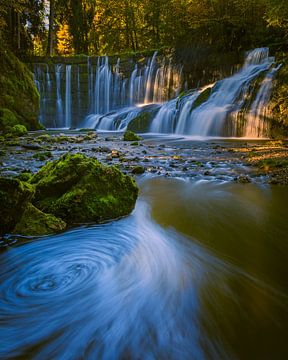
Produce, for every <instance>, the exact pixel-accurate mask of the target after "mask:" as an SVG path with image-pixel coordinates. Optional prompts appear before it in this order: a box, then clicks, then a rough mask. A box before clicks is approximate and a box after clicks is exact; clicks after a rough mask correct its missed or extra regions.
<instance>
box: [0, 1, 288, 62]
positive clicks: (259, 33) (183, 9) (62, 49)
mask: <svg viewBox="0 0 288 360" xmlns="http://www.w3.org/2000/svg"><path fill="white" fill-rule="evenodd" d="M287 18H288V4H287V2H286V1H283V0H242V1H240V0H201V1H200V0H141V1H140V0H123V1H117V0H68V1H66V0H51V1H47V0H15V1H13V2H11V1H8V0H2V1H1V5H0V29H1V30H0V31H1V32H0V34H1V37H2V38H3V39H4V40H5V42H6V44H7V45H9V47H10V48H11V49H12V50H13V52H15V53H16V54H18V55H20V56H21V54H22V55H23V54H31V55H32V54H33V55H45V54H47V55H50V56H53V55H65V56H67V55H72V54H86V55H88V54H89V55H92V54H94V55H111V54H116V53H123V52H126V53H129V52H137V51H143V50H147V49H160V48H162V47H180V48H189V47H192V46H196V45H199V44H200V45H202V46H209V47H213V48H215V50H216V51H219V52H223V51H238V52H239V51H243V50H247V49H250V48H255V47H258V46H270V47H271V48H273V49H274V50H281V49H285V46H287V41H288V21H287Z"/></svg>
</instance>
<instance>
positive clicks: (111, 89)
mask: <svg viewBox="0 0 288 360" xmlns="http://www.w3.org/2000/svg"><path fill="white" fill-rule="evenodd" d="M79 67H80V68H81V70H79ZM51 69H52V65H50V67H48V66H47V67H44V66H43V64H38V65H35V69H34V74H35V82H36V84H37V87H38V89H39V91H40V96H41V101H42V107H41V117H40V120H41V122H42V123H43V125H45V126H47V127H88V126H89V124H92V123H95V124H97V123H98V121H97V120H98V119H99V118H100V117H103V116H104V115H109V114H110V113H111V112H115V110H117V111H119V112H120V114H119V115H122V112H123V110H124V109H126V108H127V107H130V108H131V111H132V112H131V116H129V119H131V120H132V119H133V113H134V114H138V113H139V112H141V109H136V107H137V106H138V104H140V105H141V106H142V104H149V103H150V102H157V103H158V102H166V101H168V100H170V99H171V98H173V97H176V96H177V95H178V94H179V92H180V90H181V89H182V67H181V66H175V65H173V64H172V63H171V61H169V62H167V61H166V60H165V59H162V61H160V60H158V57H157V52H155V53H154V55H153V57H152V58H150V59H148V60H147V63H146V64H143V63H139V64H138V63H135V64H134V65H133V64H132V67H131V64H130V63H124V64H123V65H122V64H120V59H118V60H117V62H116V64H115V65H114V66H113V65H111V64H110V59H109V57H108V56H106V57H97V58H92V57H88V59H87V63H86V64H81V65H71V64H61V65H60V64H57V65H55V70H54V72H52V73H51V74H50V71H51ZM63 78H64V79H65V85H63V86H62V84H61V81H63V80H64V79H63ZM85 82H86V86H84V84H85ZM80 88H81V91H80ZM74 89H75V91H74ZM84 89H87V92H86V91H84ZM75 94H77V99H76V98H75ZM48 98H49V99H50V98H51V99H55V100H54V101H52V103H51V104H50V108H49V109H48V108H47V106H46V102H47V99H48ZM62 99H65V103H64V105H63V100H62ZM92 116H94V122H93V121H91V118H92ZM120 117H121V116H120ZM55 119H56V124H55V125H54V120H55ZM101 124H102V125H103V122H101ZM125 124H127V122H126V121H125ZM104 128H105V129H106V130H113V129H117V126H115V124H114V125H113V124H112V123H111V127H110V128H109V127H108V128H107V126H104ZM120 128H121V129H122V128H123V125H120V127H119V129H120Z"/></svg>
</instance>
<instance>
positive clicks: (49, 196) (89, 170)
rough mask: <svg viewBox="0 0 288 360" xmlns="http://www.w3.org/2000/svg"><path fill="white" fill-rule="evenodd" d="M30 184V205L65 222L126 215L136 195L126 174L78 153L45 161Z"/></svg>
mask: <svg viewBox="0 0 288 360" xmlns="http://www.w3.org/2000/svg"><path fill="white" fill-rule="evenodd" d="M30 183H31V184H33V185H34V186H35V190H36V191H35V196H34V199H33V201H32V203H33V205H34V206H36V207H37V208H38V209H40V210H41V211H44V212H45V213H49V214H53V215H55V216H56V217H59V218H61V219H63V220H64V221H65V222H66V223H67V224H68V225H73V224H77V223H88V222H94V223H95V222H96V223H98V222H102V221H105V220H110V219H115V218H118V217H121V216H125V215H128V214H129V213H130V212H131V211H132V210H133V208H134V205H135V202H136V199H137V195H138V188H137V186H136V184H135V182H134V180H133V179H132V178H131V177H130V176H128V175H124V174H123V173H122V172H121V171H120V170H119V169H117V168H116V167H113V166H112V167H108V166H104V165H102V164H101V163H99V162H98V161H97V160H95V159H91V158H88V157H86V156H85V155H82V154H74V155H71V154H66V155H64V156H62V157H61V158H60V159H58V160H56V161H53V162H48V163H46V165H45V166H43V167H42V168H41V169H40V171H39V172H38V173H37V174H35V175H34V176H33V177H32V179H31V180H30Z"/></svg>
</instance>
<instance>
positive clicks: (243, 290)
mask: <svg viewBox="0 0 288 360" xmlns="http://www.w3.org/2000/svg"><path fill="white" fill-rule="evenodd" d="M140 187H141V196H140V198H139V200H138V202H137V205H136V209H135V210H134V212H133V214H132V215H130V216H128V217H127V218H124V219H121V220H118V221H113V222H110V223H107V224H103V225H97V226H90V227H80V228H77V229H74V230H71V231H68V232H65V233H63V234H59V235H55V236H48V237H45V238H43V239H41V240H36V241H33V242H27V243H26V244H23V245H21V246H17V247H13V248H10V249H9V250H6V251H4V252H2V253H1V254H0V281H1V286H0V319H1V320H0V339H1V347H0V358H1V359H41V360H42V359H61V360H62V359H67V360H68V359H109V360H110V359H165V360H166V359H175V360H178V359H272V358H273V359H285V358H287V355H288V350H287V330H288V287H287V275H288V274H287V261H288V246H287V244H288V242H287V240H288V238H287V234H288V224H287V216H286V210H287V201H288V194H287V191H286V189H285V188H281V187H265V186H256V185H253V184H245V185H242V184H236V183H225V182H216V181H210V182H209V181H194V182H193V181H186V180H177V179H165V178H151V177H150V178H149V177H148V178H143V179H142V180H141V182H140Z"/></svg>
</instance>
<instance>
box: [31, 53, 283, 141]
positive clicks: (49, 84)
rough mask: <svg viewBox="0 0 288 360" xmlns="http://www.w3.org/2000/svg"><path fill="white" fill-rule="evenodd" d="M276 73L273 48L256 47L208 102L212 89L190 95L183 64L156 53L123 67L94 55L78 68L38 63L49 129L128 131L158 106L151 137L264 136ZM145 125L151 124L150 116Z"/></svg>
mask: <svg viewBox="0 0 288 360" xmlns="http://www.w3.org/2000/svg"><path fill="white" fill-rule="evenodd" d="M277 70H278V68H277V67H275V64H274V58H272V57H269V50H268V48H258V49H255V50H253V51H250V52H248V53H247V54H246V57H245V62H244V65H243V67H242V68H241V69H240V70H238V71H237V72H236V73H234V74H232V75H231V76H230V77H228V78H226V79H223V80H220V81H218V82H217V83H216V84H215V86H213V88H212V90H211V93H210V94H209V96H206V95H205V96H203V95H204V94H203V95H201V94H202V92H203V91H204V90H205V89H206V88H207V87H206V88H205V87H203V88H201V89H192V90H189V89H188V85H187V80H186V81H185V82H184V81H183V66H182V65H181V64H179V65H175V64H173V63H172V61H171V59H170V60H169V59H167V58H163V57H159V56H158V54H157V52H155V53H154V54H153V56H152V57H151V58H148V59H146V61H143V60H142V59H141V60H139V61H138V62H137V61H136V62H133V61H124V62H121V64H120V59H117V60H116V61H115V62H114V64H113V61H112V60H111V58H109V57H108V56H105V57H88V58H87V62H85V63H81V64H78V65H77V66H72V65H71V64H56V65H54V72H53V65H49V66H48V65H46V64H36V65H35V66H34V78H35V83H36V85H37V88H38V90H39V92H40V98H41V111H40V117H39V120H40V121H41V123H42V124H43V125H44V126H47V127H69V128H70V127H78V128H79V127H91V128H95V129H99V130H124V129H125V128H126V127H127V126H128V125H129V123H130V122H131V121H133V120H134V119H136V118H137V117H138V115H139V114H140V113H141V111H142V110H141V107H142V106H143V105H144V104H145V105H148V104H150V103H153V104H158V105H157V107H155V106H154V107H153V113H152V114H151V116H149V121H150V128H148V130H149V131H151V132H158V133H176V134H183V135H192V136H194V135H195V136H202V137H203V136H204V137H205V136H247V137H248V136H251V137H263V136H265V133H266V130H267V124H266V123H265V118H266V117H267V115H268V113H267V104H268V102H269V98H270V94H271V91H272V87H273V78H274V76H275V74H276V72H277ZM185 76H186V75H185ZM64 77H65V86H63V85H62V82H63V78H64ZM73 79H74V80H73ZM186 79H187V78H186ZM74 87H75V89H74ZM210 87H211V85H210ZM183 90H184V91H185V93H183ZM73 94H74V95H76V96H77V100H76V99H75V100H76V102H75V104H74V101H72V96H73ZM55 99H56V101H55ZM64 100H65V102H64ZM156 108H157V111H155V109H156ZM145 119H146V120H145V121H146V123H147V121H148V120H147V119H148V117H147V116H146V118H145ZM137 121H139V120H137ZM146 123H145V124H146ZM147 124H148V123H147ZM148 125H149V124H148ZM145 126H146V125H145Z"/></svg>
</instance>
